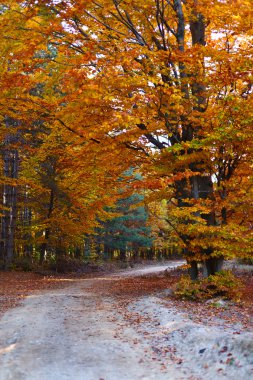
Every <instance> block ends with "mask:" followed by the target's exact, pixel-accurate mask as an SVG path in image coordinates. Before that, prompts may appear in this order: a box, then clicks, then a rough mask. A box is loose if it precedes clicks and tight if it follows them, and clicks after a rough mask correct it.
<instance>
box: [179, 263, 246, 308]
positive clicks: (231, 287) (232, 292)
mask: <svg viewBox="0 0 253 380" xmlns="http://www.w3.org/2000/svg"><path fill="white" fill-rule="evenodd" d="M242 289H243V285H242V282H241V281H240V280H239V279H238V278H236V277H235V276H234V275H233V274H232V272H231V271H225V270H223V271H221V272H219V273H216V274H215V275H211V276H209V277H207V278H204V279H201V280H197V281H192V280H191V279H190V277H189V276H183V277H182V278H181V279H180V281H179V282H178V283H177V285H176V288H175V292H174V294H175V296H176V297H177V298H181V299H186V300H194V301H204V300H208V299H212V298H215V297H221V298H224V299H228V300H233V301H239V300H240V297H241V292H242Z"/></svg>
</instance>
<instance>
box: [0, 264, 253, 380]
mask: <svg viewBox="0 0 253 380" xmlns="http://www.w3.org/2000/svg"><path fill="white" fill-rule="evenodd" d="M174 265H178V264H177V263H175V264H174ZM148 270H149V271H151V269H148ZM159 270H164V267H153V269H152V271H159ZM144 273H145V271H142V272H138V271H132V272H131V274H129V272H128V273H125V274H124V275H125V276H126V275H127V276H129V275H131V276H134V275H137V274H138V275H139V274H144ZM116 279H117V276H105V277H100V278H95V279H82V280H80V279H79V280H73V281H72V282H70V285H69V286H68V287H65V288H64V289H61V290H54V291H45V292H42V293H37V294H35V295H33V296H30V297H28V298H26V299H25V301H24V302H23V303H22V304H21V305H20V306H19V307H17V308H15V309H13V310H10V311H9V312H7V313H6V314H5V315H4V317H3V318H2V319H1V321H0V379H1V380H72V379H73V380H102V379H104V380H121V379H122V380H124V379H125V380H135V379H136V380H139V379H143V380H144V379H147V380H149V379H150V380H152V379H156V380H163V379H167V380H168V379H172V380H174V379H175V380H177V379H178V380H179V379H191V380H193V379H194V380H196V379H205V380H206V379H229V380H231V379H232V380H233V379H237V378H238V376H240V377H241V378H243V379H245V380H250V379H251V378H253V371H252V370H253V334H252V333H245V334H241V335H240V336H238V335H237V334H234V332H235V331H224V330H222V329H218V328H215V327H210V328H208V327H207V326H203V325H199V324H198V325H197V324H194V323H192V322H191V321H190V320H189V319H187V316H186V315H182V314H178V313H177V310H176V309H175V308H173V306H172V307H171V308H168V307H165V306H164V305H163V302H162V299H161V298H160V297H159V296H150V297H140V298H138V299H133V302H131V303H130V304H129V303H128V305H127V306H126V307H125V308H122V306H121V307H119V304H118V301H117V299H115V298H114V297H112V296H110V294H106V292H103V291H101V289H103V284H106V283H108V281H109V282H110V283H111V284H112V283H113V281H115V280H116ZM101 285H102V286H101ZM130 314H131V315H132V316H133V315H134V316H135V317H138V316H139V318H141V319H140V320H141V323H139V324H136V323H135V324H134V323H132V322H131V318H130V319H129V318H126V315H128V316H129V315H130Z"/></svg>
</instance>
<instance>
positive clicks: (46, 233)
mask: <svg viewBox="0 0 253 380" xmlns="http://www.w3.org/2000/svg"><path fill="white" fill-rule="evenodd" d="M53 208H54V192H53V190H52V189H51V190H50V199H49V205H48V212H47V219H49V218H50V217H51V215H52V212H53ZM49 237H50V228H49V227H46V228H45V231H44V242H43V243H42V244H41V246H40V258H39V264H40V265H42V264H43V261H44V260H45V257H46V253H47V246H48V240H49Z"/></svg>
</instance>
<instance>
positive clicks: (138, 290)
mask: <svg viewBox="0 0 253 380" xmlns="http://www.w3.org/2000/svg"><path fill="white" fill-rule="evenodd" d="M183 273H184V270H182V269H175V270H173V271H171V272H166V273H165V272H163V273H161V274H156V275H154V274H152V275H146V276H139V277H134V278H132V277H123V278H120V277H119V278H118V279H117V280H116V281H114V282H113V284H112V282H111V281H108V282H106V281H105V282H103V284H101V289H100V291H101V292H104V293H105V294H106V295H108V293H109V294H111V295H114V296H116V297H118V299H119V302H121V303H123V304H128V303H130V302H131V299H132V297H138V296H143V295H152V294H157V293H159V292H161V296H162V299H163V300H164V303H165V305H166V304H167V305H168V306H169V305H171V304H173V305H174V306H176V307H177V308H178V309H179V310H180V311H181V312H185V313H187V314H188V316H189V317H190V318H191V319H192V320H193V321H194V322H202V323H206V324H219V323H220V320H224V321H225V322H226V324H227V326H228V327H231V326H236V325H237V324H238V323H240V324H241V325H242V326H241V328H243V329H248V328H249V329H251V328H253V271H244V270H236V275H237V276H238V279H240V280H242V282H243V283H244V285H245V288H244V290H243V293H242V297H241V300H240V302H238V303H233V302H226V303H224V305H215V303H214V304H213V303H208V302H205V303H198V302H193V301H184V300H176V299H175V298H174V297H173V296H172V295H171V294H166V293H165V294H164V293H162V292H163V291H165V290H167V289H170V288H173V287H174V286H175V284H176V283H177V281H178V280H179V278H180V276H181V275H182V274H183ZM92 276H93V275H91V274H89V275H82V276H80V277H92ZM94 276H97V273H94ZM119 276H120V275H119ZM76 277H77V276H76V275H71V274H69V275H60V274H57V275H50V276H49V275H48V276H43V275H41V274H37V273H32V272H16V271H12V272H2V271H1V272H0V316H1V315H2V314H3V313H4V312H5V311H6V310H8V309H10V308H12V307H15V306H16V305H18V303H19V302H20V300H22V299H24V298H25V297H26V296H28V295H31V294H33V293H34V292H36V291H38V290H46V289H59V288H61V287H64V286H67V285H68V283H69V281H68V280H71V279H73V278H76ZM239 330H240V329H239ZM239 330H238V333H239V332H240V331H239Z"/></svg>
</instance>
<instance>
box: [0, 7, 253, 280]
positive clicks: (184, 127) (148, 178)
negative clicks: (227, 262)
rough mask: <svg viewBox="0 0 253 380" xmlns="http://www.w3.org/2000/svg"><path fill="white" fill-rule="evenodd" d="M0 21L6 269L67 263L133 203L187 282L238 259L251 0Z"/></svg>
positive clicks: (248, 196) (247, 146) (244, 243)
mask: <svg viewBox="0 0 253 380" xmlns="http://www.w3.org/2000/svg"><path fill="white" fill-rule="evenodd" d="M0 18H1V38H0V51H1V69H0V70H1V81H0V86H1V92H0V117H1V132H0V137H1V157H2V168H3V169H2V174H1V177H0V180H1V184H2V199H3V201H2V207H1V212H2V221H1V225H2V227H1V228H2V237H1V249H2V252H1V255H2V259H3V261H4V262H5V266H6V267H8V266H10V265H11V262H12V260H13V256H14V253H15V255H28V256H30V257H35V256H36V255H37V256H36V257H40V261H41V262H42V261H43V260H44V258H45V255H46V253H47V252H51V253H53V254H56V255H58V256H60V255H63V254H64V255H65V254H68V255H70V254H73V255H75V254H76V253H77V252H80V249H82V248H80V247H83V242H84V237H85V236H86V237H87V236H89V235H92V234H94V231H95V230H96V228H99V226H100V224H99V221H105V220H107V219H110V217H111V215H110V213H109V212H108V211H106V210H109V209H110V208H111V207H115V205H116V204H117V202H118V201H119V199H120V198H126V197H127V196H130V195H131V194H133V193H141V194H142V195H144V196H145V199H144V201H143V203H142V204H143V205H144V204H145V205H146V207H147V208H149V210H150V225H151V230H152V231H153V233H154V234H153V238H156V239H158V241H156V244H157V246H159V245H160V244H161V242H160V241H159V238H160V237H161V235H162V236H164V237H165V238H166V242H167V243H165V245H166V244H168V245H169V244H170V243H171V245H173V247H176V248H177V249H178V251H180V252H182V253H183V255H184V257H186V259H187V261H188V264H189V267H190V274H191V277H192V278H196V277H197V276H198V262H202V263H205V265H206V269H207V274H208V275H213V274H214V273H216V272H217V271H219V270H220V269H221V267H222V261H223V259H224V258H232V257H250V256H252V250H253V235H252V223H253V213H252V211H253V210H252V196H253V192H252V188H253V186H252V185H253V183H252V180H253V177H252V165H253V164H252V157H253V156H252V148H253V139H252V121H253V120H252V116H253V114H252V109H253V102H252V81H253V77H252V53H253V51H252V31H253V30H252V25H253V23H252V22H253V11H252V4H251V1H249V0H243V1H240V2H239V1H238V0H233V1H229V2H224V1H219V0H201V1H199V2H197V1H195V0H185V1H183V0H173V1H166V0H157V1H154V0H146V1H135V0H131V1H128V0H122V1H119V0H99V1H93V0H88V1H87V0H85V1H84V0H79V1H74V0H71V1H66V2H65V1H50V0H48V1H40V0H36V1H32V0H31V1H26V2H23V1H18V0H17V1H11V0H10V1H4V2H3V3H1V6H0ZM129 168H134V170H136V172H138V173H140V174H141V175H140V176H139V179H137V178H136V177H135V178H134V177H133V180H132V181H128V182H127V180H119V179H120V178H122V175H123V173H124V172H126V170H129ZM156 210H159V212H158V213H157V212H156ZM158 225H159V231H158V229H157V226H158ZM168 245H167V247H168ZM103 249H104V247H99V251H103ZM78 254H79V253H78ZM82 254H83V253H81V255H82Z"/></svg>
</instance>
